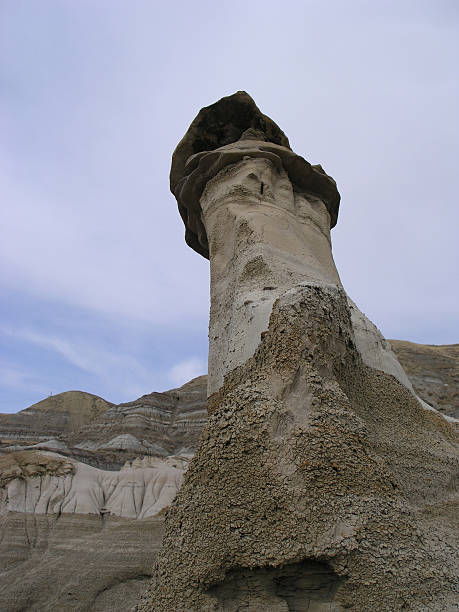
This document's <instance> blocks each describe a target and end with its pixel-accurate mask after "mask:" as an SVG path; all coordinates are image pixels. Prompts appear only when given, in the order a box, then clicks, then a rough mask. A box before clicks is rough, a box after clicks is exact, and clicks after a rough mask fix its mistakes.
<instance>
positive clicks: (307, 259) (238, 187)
mask: <svg viewBox="0 0 459 612" xmlns="http://www.w3.org/2000/svg"><path fill="white" fill-rule="evenodd" d="M263 144H265V143H263V142H259V143H258V142H257V143H254V142H253V141H240V142H238V143H235V145H231V146H230V147H228V149H229V150H231V151H232V152H233V153H235V152H236V151H240V156H241V160H240V161H238V162H236V163H232V164H230V165H228V166H226V167H224V168H223V169H222V170H220V171H219V172H218V174H217V175H216V176H215V177H213V178H211V179H210V180H209V182H208V183H207V184H206V187H205V189H204V191H203V194H202V196H201V199H200V202H201V210H202V221H203V223H204V226H205V229H206V232H207V238H208V241H209V253H210V274H211V289H210V291H211V311H210V323H209V383H208V385H209V386H208V392H209V395H211V394H212V393H214V392H215V391H217V390H218V389H219V388H220V387H221V385H222V384H223V379H224V376H225V374H227V373H228V372H230V371H231V370H233V369H234V368H235V367H237V366H239V365H242V364H243V363H244V362H245V361H246V360H247V359H248V358H249V357H250V356H251V355H253V353H254V352H255V350H256V348H257V346H258V344H259V342H260V336H261V333H262V332H263V331H265V330H266V329H267V328H268V323H269V317H270V314H271V310H272V306H273V303H274V301H275V300H276V299H277V298H278V297H279V296H280V295H281V294H283V293H284V292H285V291H287V290H289V289H291V288H292V287H294V286H295V285H298V284H300V283H305V282H306V283H309V282H313V283H326V284H335V285H340V279H339V275H338V272H337V270H336V267H335V263H334V261H333V256H332V251H331V239H330V214H329V213H328V211H327V208H326V206H325V204H324V202H323V201H322V200H321V199H320V198H319V197H316V196H313V195H312V194H306V193H300V192H297V191H296V190H295V188H294V186H293V185H292V182H291V180H290V178H289V175H288V173H287V171H286V170H285V168H284V167H283V165H282V162H281V160H280V158H278V161H277V160H276V161H277V163H275V162H274V161H273V160H272V159H269V158H266V157H251V156H250V154H247V155H244V151H245V149H247V150H246V152H249V151H250V149H253V148H254V145H255V146H257V145H258V146H260V147H262V146H263ZM225 149H226V147H223V148H221V149H219V152H224V150H225Z"/></svg>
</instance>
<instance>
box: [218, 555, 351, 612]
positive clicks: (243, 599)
mask: <svg viewBox="0 0 459 612" xmlns="http://www.w3.org/2000/svg"><path fill="white" fill-rule="evenodd" d="M339 582H340V580H339V578H338V576H337V575H336V574H335V572H334V571H333V570H332V568H331V567H330V566H329V565H328V564H326V563H321V562H318V561H313V560H305V561H302V562H300V563H292V564H290V565H286V566H284V567H276V568H271V567H258V568H255V569H247V568H238V569H234V570H231V571H230V572H228V574H227V575H226V577H225V579H224V580H223V582H221V583H219V584H217V585H215V586H213V587H211V588H210V589H209V594H211V595H213V596H214V597H216V599H217V601H218V602H219V604H220V608H219V610H221V612H239V611H242V610H250V611H251V612H258V611H259V612H265V611H266V610H270V612H306V611H310V612H311V611H312V610H314V611H317V612H321V611H324V612H325V611H327V612H333V611H338V610H341V606H339V604H336V603H333V602H334V599H335V594H336V591H337V589H338V586H339Z"/></svg>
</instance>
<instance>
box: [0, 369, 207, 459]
mask: <svg viewBox="0 0 459 612" xmlns="http://www.w3.org/2000/svg"><path fill="white" fill-rule="evenodd" d="M206 380H207V379H206V377H205V376H200V377H198V378H195V379H193V380H191V381H189V382H188V383H186V384H185V385H183V386H182V387H180V388H179V389H171V390H170V391H165V392H163V393H155V392H153V393H150V394H148V395H144V396H142V397H140V398H139V399H137V400H134V401H132V402H127V403H124V404H118V405H114V404H110V403H108V402H106V401H105V400H103V399H102V398H98V397H96V396H91V395H89V394H85V393H82V392H79V391H72V392H66V393H61V394H59V395H56V396H53V397H51V398H47V399H46V400H43V401H42V402H39V403H38V404H34V405H33V406H31V407H30V408H27V409H25V410H21V411H20V412H18V413H17V414H0V441H1V442H0V453H1V452H12V451H17V450H24V449H32V450H48V451H56V452H59V453H60V454H63V455H65V456H67V457H70V458H74V459H77V460H78V461H82V462H84V463H88V464H90V465H93V466H94V467H98V468H101V469H108V470H119V469H120V468H121V467H122V466H123V465H124V464H125V463H126V461H129V460H130V461H132V460H133V459H135V458H136V457H138V456H143V455H149V456H156V457H158V456H159V457H161V456H162V457H166V456H169V455H190V454H192V453H193V452H194V449H195V448H196V445H197V442H198V439H199V436H200V433H201V430H202V428H203V426H204V423H205V421H206V418H207V410H206V384H207V383H206ZM88 397H89V398H92V399H91V402H93V403H95V404H96V407H100V410H93V411H92V412H91V411H90V410H89V409H88V401H87V398H88ZM78 399H80V400H81V404H78ZM56 403H58V405H59V408H60V410H59V411H56V409H55V405H56ZM79 405H80V409H81V414H80V413H79V411H78V406H79ZM91 405H92V404H91ZM37 406H38V407H39V409H37ZM48 412H49V416H48Z"/></svg>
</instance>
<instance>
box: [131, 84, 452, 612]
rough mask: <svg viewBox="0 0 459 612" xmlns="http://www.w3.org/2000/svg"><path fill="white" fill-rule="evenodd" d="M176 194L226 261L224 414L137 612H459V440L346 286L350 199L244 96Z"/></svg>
mask: <svg viewBox="0 0 459 612" xmlns="http://www.w3.org/2000/svg"><path fill="white" fill-rule="evenodd" d="M171 187H172V191H173V192H174V194H175V196H176V198H177V201H178V204H179V210H180V213H181V215H182V218H183V219H184V222H185V227H186V240H187V243H188V244H189V245H190V246H191V247H192V248H194V249H195V250H196V251H198V252H199V253H200V254H202V255H203V256H205V257H209V258H210V266H211V314H210V326H209V353H210V354H209V414H210V416H209V421H208V425H207V427H206V428H205V430H204V432H203V435H202V438H201V443H200V446H199V448H198V450H197V453H196V455H195V457H194V459H193V461H192V464H191V466H190V468H189V470H188V472H187V474H186V477H185V482H184V485H183V487H182V489H181V490H180V492H179V494H178V496H177V498H176V500H175V502H174V504H173V506H172V507H171V509H170V511H169V513H168V516H167V519H166V535H165V539H164V543H163V548H162V550H161V553H160V555H159V558H158V563H157V566H156V567H155V570H154V579H153V582H152V585H151V588H150V590H149V591H148V592H147V593H146V594H145V597H144V599H143V601H142V603H141V604H139V606H138V608H137V610H138V611H142V612H146V611H156V612H172V611H175V612H185V611H186V612H191V611H196V612H198V611H199V612H206V611H211V610H212V611H218V612H238V611H242V610H250V611H251V612H265V611H272V612H287V611H295V612H301V611H306V610H309V611H312V610H314V611H323V612H325V611H328V612H330V611H338V610H355V612H364V611H365V612H366V611H370V610H378V611H381V612H383V611H391V612H392V611H393V610H413V611H416V612H420V611H427V610H438V611H440V610H450V609H451V610H453V609H454V607H453V606H454V605H455V604H454V553H453V550H454V544H453V541H454V538H455V537H457V534H456V535H454V531H453V529H452V523H451V520H452V516H453V507H454V506H453V504H454V499H455V492H454V488H453V487H452V483H453V479H454V470H455V469H457V456H456V455H455V451H454V444H455V443H456V439H455V437H454V430H453V426H452V424H451V423H450V422H448V421H447V420H445V418H444V417H443V416H441V415H440V414H439V413H436V412H435V411H433V410H428V409H426V408H425V407H423V406H422V405H421V404H420V402H419V401H418V400H417V398H416V397H415V396H414V394H413V392H412V390H411V388H410V386H409V383H407V379H406V376H405V374H404V372H403V370H402V368H401V367H400V365H399V364H398V362H397V360H396V359H395V357H394V355H393V354H392V353H391V351H390V349H389V347H388V345H387V343H386V342H385V340H384V339H383V338H382V336H381V334H380V333H379V331H378V330H377V329H376V327H375V326H374V325H373V324H372V323H371V322H370V321H368V319H367V318H366V317H365V316H364V315H363V314H362V313H360V311H359V310H358V309H357V307H356V306H355V305H354V304H353V303H352V302H351V301H350V300H349V298H348V297H347V295H346V293H345V291H344V289H343V288H342V286H341V283H340V279H339V276H338V272H337V270H336V267H335V264H334V261H333V257H332V252H331V242H330V229H331V227H333V226H334V225H335V223H336V221H337V216H338V206H339V195H338V192H337V189H336V185H335V183H334V181H333V180H332V179H331V178H330V177H328V176H327V175H326V174H325V172H324V171H323V169H322V168H321V167H320V166H311V165H310V164H309V163H308V162H307V161H305V160H304V159H303V158H301V157H299V156H298V155H296V154H294V153H293V152H292V151H291V149H290V147H289V143H288V140H287V138H286V136H285V134H283V132H282V131H281V130H280V129H279V127H278V126H277V125H276V124H275V123H274V122H273V121H272V120H270V119H269V118H268V117H266V116H265V115H263V114H262V113H261V112H260V111H259V109H258V108H257V107H256V106H255V103H254V102H253V100H252V99H251V98H250V97H249V96H248V95H247V94H245V93H243V92H239V93H237V94H235V95H234V96H230V97H228V98H223V99H222V100H220V101H219V102H217V103H216V104H214V105H212V106H210V107H207V108H205V109H203V110H202V111H201V112H200V113H199V115H198V116H197V117H196V119H195V120H194V121H193V123H192V124H191V126H190V129H189V130H188V132H187V134H186V135H185V137H184V139H183V140H182V141H181V143H180V144H179V146H178V147H177V149H176V152H175V153H174V158H173V164H172V171H171ZM456 503H457V502H456Z"/></svg>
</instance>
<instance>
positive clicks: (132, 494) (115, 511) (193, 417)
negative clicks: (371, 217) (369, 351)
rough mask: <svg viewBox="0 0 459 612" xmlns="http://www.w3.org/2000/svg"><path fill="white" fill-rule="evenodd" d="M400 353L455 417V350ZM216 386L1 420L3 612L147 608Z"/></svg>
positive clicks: (199, 382) (422, 387)
mask: <svg viewBox="0 0 459 612" xmlns="http://www.w3.org/2000/svg"><path fill="white" fill-rule="evenodd" d="M391 344H392V346H393V348H394V350H395V351H396V353H397V355H398V357H399V359H400V360H401V361H402V363H403V365H404V366H405V368H406V370H407V373H408V375H409V376H410V378H411V381H412V383H413V386H414V387H415V389H416V391H417V392H418V393H419V395H420V396H421V397H422V398H423V399H424V400H425V401H427V402H429V403H431V404H432V405H434V406H435V407H436V408H439V409H440V410H442V411H443V412H445V413H446V414H454V413H457V411H458V408H459V407H458V404H457V398H458V378H457V367H458V366H457V363H458V355H457V345H450V346H443V347H429V346H425V345H416V344H412V343H409V342H403V341H395V340H394V341H391ZM206 384H207V377H206V376H200V377H198V378H195V379H194V380H192V381H190V382H189V383H187V384H185V385H183V386H182V387H180V388H179V389H172V390H170V391H166V392H164V393H150V394H148V395H145V396H142V397H141V398H138V399H137V400H134V401H132V402H127V403H124V404H119V405H114V404H111V403H109V402H106V401H105V400H103V399H102V398H99V397H97V396H94V395H90V394H88V393H83V392H80V391H69V392H66V393H61V394H59V395H55V396H52V397H49V398H46V399H45V400H43V401H41V402H38V403H37V404H34V405H33V406H30V407H29V408H27V409H25V410H22V411H21V412H19V413H17V414H7V415H0V440H1V443H0V609H1V610H2V611H5V612H19V610H21V611H24V612H26V611H27V612H28V611H37V612H38V611H40V612H41V611H49V612H51V611H53V612H54V611H55V610H65V611H66V612H72V611H77V610H78V611H88V612H89V611H91V612H109V611H110V612H112V611H114V612H117V611H120V612H121V611H122V610H123V611H124V610H128V609H129V608H130V607H131V606H132V605H134V604H135V603H136V602H137V601H138V599H139V598H140V595H141V592H142V591H143V590H144V588H145V586H146V584H147V583H148V580H149V578H150V576H151V568H152V565H153V562H154V559H155V556H156V554H157V551H158V549H159V546H160V544H161V540H162V536H163V520H164V512H165V510H166V509H167V507H168V506H169V505H170V503H171V501H172V499H173V497H174V496H175V493H176V492H177V490H178V488H179V487H180V485H181V482H182V478H183V473H184V471H185V469H186V466H187V465H188V461H189V459H190V457H191V455H192V454H193V452H194V450H195V448H196V445H197V442H198V439H199V436H200V433H201V431H202V429H203V427H204V425H205V423H206V420H207V410H206ZM442 385H443V386H442ZM446 385H447V386H446ZM442 389H447V390H448V391H447V394H446V397H447V398H448V402H446V403H445V401H444V398H443V397H442V395H443V394H445V391H443V393H442Z"/></svg>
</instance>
